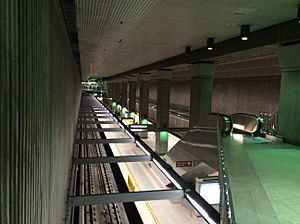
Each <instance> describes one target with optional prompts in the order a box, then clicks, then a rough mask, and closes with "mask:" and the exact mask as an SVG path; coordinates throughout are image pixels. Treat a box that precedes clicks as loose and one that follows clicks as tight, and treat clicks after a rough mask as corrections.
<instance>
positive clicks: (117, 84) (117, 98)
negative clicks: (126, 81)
mask: <svg viewBox="0 0 300 224" xmlns="http://www.w3.org/2000/svg"><path fill="white" fill-rule="evenodd" d="M120 95H121V83H120V82H115V84H114V97H115V98H114V101H116V102H117V104H119V103H120V102H121V99H120Z"/></svg>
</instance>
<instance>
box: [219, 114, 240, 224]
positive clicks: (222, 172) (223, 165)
mask: <svg viewBox="0 0 300 224" xmlns="http://www.w3.org/2000/svg"><path fill="white" fill-rule="evenodd" d="M219 121H220V120H219V115H217V141H218V142H217V144H218V155H219V183H220V213H221V223H222V224H235V223H236V221H235V215H234V209H233V202H232V195H231V190H230V182H229V178H228V172H227V162H226V159H225V156H224V151H223V148H222V145H221V138H222V136H221V135H220V124H219ZM224 209H225V211H224Z"/></svg>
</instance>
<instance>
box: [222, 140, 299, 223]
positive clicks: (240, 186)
mask: <svg viewBox="0 0 300 224" xmlns="http://www.w3.org/2000/svg"><path fill="white" fill-rule="evenodd" d="M223 150H224V154H225V159H226V165H227V169H228V174H229V181H230V188H231V193H232V201H233V208H234V213H235V217H236V221H237V223H243V224H248V223H249V224H253V223H257V224H258V223H263V224H269V223H270V224H274V223H282V224H299V223H300V220H299V215H300V210H299V207H300V188H299V186H300V178H299V170H300V163H299V161H300V148H299V147H296V146H293V145H289V144H284V143H274V142H272V141H270V140H267V139H265V138H261V137H254V138H251V137H249V136H245V135H242V134H233V135H232V136H230V137H224V138H223Z"/></svg>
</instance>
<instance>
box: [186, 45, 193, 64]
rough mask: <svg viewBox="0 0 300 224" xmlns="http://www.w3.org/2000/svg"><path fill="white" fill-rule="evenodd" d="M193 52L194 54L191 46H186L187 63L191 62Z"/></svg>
mask: <svg viewBox="0 0 300 224" xmlns="http://www.w3.org/2000/svg"><path fill="white" fill-rule="evenodd" d="M191 54H192V48H191V46H186V47H185V61H186V63H189V62H190V58H191Z"/></svg>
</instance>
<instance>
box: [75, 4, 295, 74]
mask: <svg viewBox="0 0 300 224" xmlns="http://www.w3.org/2000/svg"><path fill="white" fill-rule="evenodd" d="M298 3H299V1H298V0H280V1H274V0H252V1H246V0H227V1H223V0H214V1H210V0H201V1H200V0H185V1H182V0H103V1H99V0H76V10H77V26H78V29H79V30H78V33H79V45H80V53H81V60H82V69H83V71H82V72H83V76H84V78H86V77H87V73H88V68H89V64H93V73H94V75H96V76H99V77H104V76H111V75H115V74H117V73H120V72H124V71H127V70H131V69H134V68H137V67H140V66H143V65H146V64H150V63H153V62H156V61H159V60H162V59H166V58H169V57H172V56H175V55H178V54H181V53H183V52H184V47H185V46H192V49H196V48H200V47H203V46H205V44H206V38H208V37H214V38H216V42H219V41H222V40H226V39H229V38H232V37H236V36H238V35H239V31H240V25H242V24H250V25H251V31H254V30H259V29H262V28H264V27H268V26H271V25H274V24H277V23H280V22H284V21H288V20H290V19H293V18H295V17H296V14H297V4H298Z"/></svg>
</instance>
